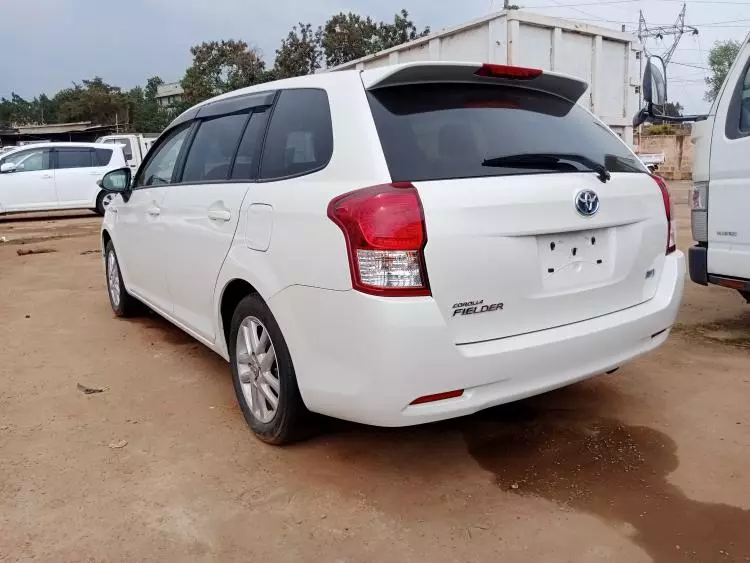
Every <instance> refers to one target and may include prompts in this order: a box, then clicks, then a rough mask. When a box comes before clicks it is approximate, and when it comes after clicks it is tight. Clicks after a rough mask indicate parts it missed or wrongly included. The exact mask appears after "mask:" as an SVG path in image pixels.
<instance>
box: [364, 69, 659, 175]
mask: <svg viewBox="0 0 750 563" xmlns="http://www.w3.org/2000/svg"><path fill="white" fill-rule="evenodd" d="M368 96H369V99H370V106H371V108H372V113H373V117H374V119H375V125H376V127H377V130H378V134H379V136H380V141H381V143H382V145H383V152H384V153H385V158H386V161H387V162H388V167H389V169H390V172H391V177H392V179H393V181H395V182H401V181H420V180H421V181H425V180H442V179H450V178H473V177H479V176H507V175H513V174H543V173H551V172H555V173H560V172H582V171H590V170H591V168H590V165H591V163H592V162H593V163H596V164H600V165H604V166H605V167H606V168H607V169H608V170H609V171H610V172H638V173H641V172H646V169H645V167H644V166H643V164H642V163H641V162H640V161H639V160H638V159H637V158H636V157H634V156H633V154H632V153H631V152H630V151H628V149H627V148H626V147H625V146H624V145H623V144H622V142H620V140H619V139H618V138H617V137H616V136H615V134H614V133H612V132H611V131H610V130H609V129H608V128H607V127H606V126H604V125H602V124H601V123H599V122H598V121H596V120H595V119H594V118H593V117H592V116H591V115H590V114H589V113H588V112H586V111H585V110H584V109H583V108H581V107H580V106H578V105H576V104H574V103H571V102H569V101H566V100H563V99H562V98H558V97H557V96H553V95H550V94H545V93H542V92H537V91H533V90H527V89H524V88H514V87H503V86H483V85H473V84H419V85H409V86H397V87H392V88H383V89H380V90H374V91H371V92H369V93H368ZM565 155H568V156H569V158H566V157H565ZM570 155H572V156H570Z"/></svg>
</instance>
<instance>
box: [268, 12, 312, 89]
mask: <svg viewBox="0 0 750 563" xmlns="http://www.w3.org/2000/svg"><path fill="white" fill-rule="evenodd" d="M322 40H323V29H322V28H320V27H319V28H318V29H317V30H313V28H312V24H309V23H302V22H300V24H299V28H297V26H296V25H295V26H294V27H293V28H292V30H291V31H290V32H289V35H287V36H286V39H283V40H282V41H281V47H279V48H278V49H277V50H276V61H275V63H274V68H273V78H274V79H276V78H289V77H292V76H304V75H306V74H313V73H314V72H315V71H316V70H318V69H319V68H320V65H321V62H322V59H323V50H322V45H321V43H322Z"/></svg>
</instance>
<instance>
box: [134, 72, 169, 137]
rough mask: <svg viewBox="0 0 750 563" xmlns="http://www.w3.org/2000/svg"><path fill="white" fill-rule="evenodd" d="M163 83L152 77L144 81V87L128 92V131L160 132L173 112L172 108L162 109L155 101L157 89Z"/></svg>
mask: <svg viewBox="0 0 750 563" xmlns="http://www.w3.org/2000/svg"><path fill="white" fill-rule="evenodd" d="M162 84H164V81H163V80H162V79H161V78H159V77H158V76H152V77H151V78H149V79H148V80H147V81H146V86H145V87H144V88H141V87H140V86H136V87H135V88H133V89H131V90H130V91H129V92H128V104H129V113H130V116H131V124H130V129H131V130H133V131H135V132H138V133H158V132H160V131H162V130H163V129H164V128H165V127H166V126H167V125H169V122H170V121H171V120H172V117H173V116H174V115H175V112H174V111H173V109H172V108H169V109H167V108H162V107H161V106H159V103H158V102H157V100H156V93H157V89H158V88H159V86H160V85H162Z"/></svg>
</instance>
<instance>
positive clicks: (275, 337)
mask: <svg viewBox="0 0 750 563" xmlns="http://www.w3.org/2000/svg"><path fill="white" fill-rule="evenodd" d="M253 335H254V337H253ZM228 348H229V358H230V363H231V366H232V381H233V383H234V390H235V392H236V394H237V401H238V402H239V404H240V408H241V409H242V414H243V415H244V417H245V421H247V424H248V426H250V429H251V430H252V431H253V433H255V435H256V436H257V437H258V438H259V439H260V440H262V441H263V442H266V443H267V444H273V445H283V444H289V443H291V442H296V441H298V440H301V439H302V438H304V437H305V436H306V430H307V429H309V424H308V423H309V415H310V413H309V412H308V410H307V408H306V407H305V404H304V402H303V401H302V396H301V395H300V392H299V387H298V386H297V376H296V375H295V372H294V365H293V364H292V358H291V356H290V354H289V349H288V348H287V345H286V341H285V340H284V336H283V335H282V333H281V329H280V328H279V325H278V323H277V322H276V319H275V318H274V316H273V314H272V313H271V310H270V309H269V308H268V306H267V305H266V304H265V303H264V302H263V300H262V299H261V298H260V296H258V295H257V294H253V295H249V296H247V297H245V298H244V299H243V300H242V301H240V303H239V304H238V305H237V308H236V309H235V311H234V315H233V316H232V324H231V330H230V336H229V341H228ZM269 354H273V356H269ZM274 403H275V404H274Z"/></svg>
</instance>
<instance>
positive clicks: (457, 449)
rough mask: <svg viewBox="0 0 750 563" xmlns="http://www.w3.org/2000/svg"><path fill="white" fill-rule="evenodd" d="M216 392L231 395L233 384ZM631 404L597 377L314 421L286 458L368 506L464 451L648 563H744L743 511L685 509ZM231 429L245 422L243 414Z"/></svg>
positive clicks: (670, 460) (444, 469)
mask: <svg viewBox="0 0 750 563" xmlns="http://www.w3.org/2000/svg"><path fill="white" fill-rule="evenodd" d="M744 321H745V319H744V317H743V319H740V320H738V321H737V322H739V323H740V324H742V323H744ZM133 322H137V323H138V324H139V325H141V326H142V327H144V328H146V329H147V330H153V331H154V332H155V334H154V339H158V340H163V341H164V342H168V343H170V344H172V345H176V346H185V345H197V347H198V348H199V349H200V350H202V351H203V352H205V354H206V356H210V357H212V358H216V359H217V362H219V361H220V360H218V357H217V356H215V355H214V354H213V353H212V352H210V351H209V350H208V349H207V348H205V347H203V346H202V345H199V344H197V343H196V341H195V340H194V339H193V338H192V337H190V336H188V335H187V334H185V333H184V332H182V331H181V330H180V329H178V328H176V327H174V326H173V325H171V324H170V323H169V322H167V321H165V320H163V319H162V318H161V317H159V316H158V315H156V314H155V313H151V314H148V315H146V316H145V317H142V318H140V319H134V320H133ZM198 353H199V355H201V356H202V355H203V354H202V352H200V351H199V352H198ZM221 363H223V362H221ZM216 371H217V373H218V372H221V371H222V370H221V369H220V368H219V367H218V365H217V370H216ZM221 384H222V385H227V386H231V379H230V378H229V377H226V378H223V381H222V382H221ZM627 400H628V399H626V398H624V397H623V396H622V395H621V394H620V393H619V392H618V391H616V389H615V386H614V385H612V383H611V382H610V381H609V380H608V379H607V378H606V377H605V378H599V379H595V380H591V381H586V382H583V383H579V384H577V385H573V386H570V387H566V388H564V389H560V390H557V391H553V392H550V393H547V394H545V395H541V396H538V397H533V398H531V399H526V400H524V401H518V402H516V403H511V404H508V405H502V406H499V407H495V408H492V409H488V410H486V411H483V412H480V413H477V414H475V415H473V416H469V417H464V418H459V419H455V420H449V421H445V422H439V423H434V424H428V425H422V426H416V427H409V428H374V427H369V426H364V425H359V424H354V423H349V422H344V421H339V420H334V419H330V418H327V417H314V420H313V424H312V427H311V432H312V434H313V436H312V438H311V439H310V440H308V441H306V442H302V443H300V444H298V445H297V446H293V447H289V448H286V449H284V450H283V452H284V455H285V456H289V459H290V461H291V460H298V461H304V466H305V467H307V468H308V470H307V473H306V477H305V478H306V479H318V480H323V481H324V482H325V483H326V484H327V485H328V486H333V487H341V488H344V489H347V490H348V491H351V490H358V491H360V493H361V494H363V495H365V496H366V497H367V498H369V499H370V500H372V501H374V502H380V501H385V500H387V499H391V500H398V499H401V498H413V496H414V491H415V490H420V491H423V493H422V494H423V495H425V496H430V495H432V494H435V493H434V492H432V491H434V490H435V489H439V488H440V485H441V484H445V483H455V480H456V479H457V478H459V477H457V474H460V473H461V472H465V471H468V470H469V469H467V468H466V467H465V465H466V453H468V454H469V456H470V457H471V458H472V459H473V460H474V461H475V462H476V463H477V464H478V465H479V466H480V467H481V468H483V469H484V470H485V471H487V472H489V473H490V474H491V475H492V476H493V477H492V479H493V481H494V483H495V485H496V486H497V489H496V490H497V494H498V495H505V494H517V495H521V496H534V497H540V498H544V499H547V500H549V501H552V502H554V503H556V504H558V505H560V506H563V507H567V508H571V509H574V510H577V511H581V512H586V513H589V514H592V515H594V516H597V517H599V518H601V519H602V520H604V521H606V522H607V523H609V524H610V525H612V526H614V527H615V528H616V529H618V530H622V529H623V528H625V529H630V530H631V532H630V534H629V537H630V539H631V540H632V541H633V542H635V543H637V544H638V545H639V546H641V547H642V548H643V549H644V550H645V551H646V552H647V553H648V554H649V555H650V556H651V557H652V558H653V559H654V561H656V562H672V561H683V560H684V561H697V562H705V561H750V534H748V530H750V510H744V509H741V508H738V507H734V506H729V505H725V504H715V503H709V502H699V501H696V500H692V499H690V498H688V497H686V496H685V494H684V493H683V492H682V491H681V490H680V489H679V488H678V487H676V486H674V485H672V484H671V483H669V481H668V476H669V474H670V473H671V472H673V471H674V470H675V469H676V468H677V467H678V465H679V460H678V457H677V453H678V452H677V445H676V444H675V442H674V441H673V440H672V439H671V438H670V437H669V436H667V435H666V434H664V433H663V432H660V431H658V430H656V429H653V428H649V427H645V426H629V425H626V424H624V423H622V422H621V421H619V420H617V419H616V418H614V417H615V416H616V415H617V412H619V411H621V410H622V409H623V407H624V406H625V403H626V402H627ZM237 412H238V413H239V409H237ZM236 423H237V424H244V421H242V418H241V416H240V415H239V414H238V416H237V421H236ZM354 468H356V469H354ZM459 479H460V478H459ZM384 482H385V483H387V484H388V486H387V488H384V487H383V486H382V484H383V483H384ZM451 487H454V485H451ZM395 504H397V503H395Z"/></svg>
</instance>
